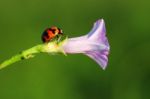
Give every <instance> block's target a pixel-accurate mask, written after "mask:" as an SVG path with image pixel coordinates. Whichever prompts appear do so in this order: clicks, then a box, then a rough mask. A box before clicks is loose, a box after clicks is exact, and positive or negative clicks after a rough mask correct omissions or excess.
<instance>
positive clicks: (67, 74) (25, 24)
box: [0, 0, 150, 99]
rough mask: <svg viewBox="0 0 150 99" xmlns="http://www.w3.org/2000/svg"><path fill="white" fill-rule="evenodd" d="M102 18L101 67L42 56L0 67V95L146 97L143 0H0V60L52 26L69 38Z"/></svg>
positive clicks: (148, 45) (149, 15)
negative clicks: (104, 50) (104, 46)
mask: <svg viewBox="0 0 150 99" xmlns="http://www.w3.org/2000/svg"><path fill="white" fill-rule="evenodd" d="M100 18H104V20H105V23H106V29H107V37H108V39H109V43H110V46H111V51H110V55H109V63H108V68H107V69H106V70H105V71H103V70H102V69H101V68H100V67H99V66H98V64H96V63H95V62H94V61H93V60H91V59H90V58H89V57H87V56H84V55H81V54H76V55H68V56H67V57H65V56H63V55H55V56H52V55H47V54H39V55H37V57H35V58H33V59H30V60H25V61H21V62H18V63H15V64H13V65H11V66H10V67H7V68H5V69H3V70H0V99H150V58H149V56H150V54H149V53H150V52H149V51H150V25H149V24H150V2H149V1H148V0H0V62H2V61H3V60H5V59H7V58H9V57H11V56H12V55H14V54H16V53H18V52H20V51H22V50H24V49H27V48H30V47H32V46H34V45H36V44H39V43H42V42H41V33H42V32H43V30H44V29H45V28H47V27H50V26H52V25H56V26H58V27H60V28H62V29H63V31H64V33H65V34H66V35H69V37H75V36H80V35H84V34H86V33H88V32H89V31H90V30H91V28H92V25H93V23H94V22H95V21H96V20H97V19H100Z"/></svg>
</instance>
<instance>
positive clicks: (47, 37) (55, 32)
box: [42, 26, 63, 43]
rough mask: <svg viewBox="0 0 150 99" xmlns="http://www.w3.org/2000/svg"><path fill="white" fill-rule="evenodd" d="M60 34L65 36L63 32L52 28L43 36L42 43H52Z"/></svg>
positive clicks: (54, 27)
mask: <svg viewBox="0 0 150 99" xmlns="http://www.w3.org/2000/svg"><path fill="white" fill-rule="evenodd" d="M59 34H63V33H62V30H61V29H59V28H58V27H56V26H53V27H51V28H47V29H46V30H45V31H44V32H43V34H42V41H43V42H44V43H47V42H49V41H51V40H52V39H53V38H55V37H56V36H58V35H59Z"/></svg>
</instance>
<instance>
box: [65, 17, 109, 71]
mask: <svg viewBox="0 0 150 99" xmlns="http://www.w3.org/2000/svg"><path fill="white" fill-rule="evenodd" d="M62 48H63V50H64V52H65V53H69V54H76V53H83V54H85V55H87V56H89V57H90V58H92V59H93V60H95V61H96V62H97V63H98V64H99V65H100V66H101V67H102V68H103V69H105V68H106V67H107V63H108V54H109V49H110V46H109V43H108V40H107V37H106V29H105V22H104V20H103V19H101V20H98V21H96V22H95V23H94V26H93V28H92V30H91V31H90V32H89V33H88V34H87V35H84V36H81V37H75V38H69V39H68V40H67V42H66V43H65V44H63V46H62Z"/></svg>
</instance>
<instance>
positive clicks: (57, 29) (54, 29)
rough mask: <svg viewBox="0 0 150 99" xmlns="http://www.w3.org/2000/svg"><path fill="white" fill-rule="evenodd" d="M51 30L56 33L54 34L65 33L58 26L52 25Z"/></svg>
mask: <svg viewBox="0 0 150 99" xmlns="http://www.w3.org/2000/svg"><path fill="white" fill-rule="evenodd" d="M50 30H51V31H52V32H53V33H54V35H59V34H61V35H62V34H63V32H62V30H61V29H60V28H58V27H56V26H53V27H51V28H50Z"/></svg>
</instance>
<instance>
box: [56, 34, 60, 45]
mask: <svg viewBox="0 0 150 99" xmlns="http://www.w3.org/2000/svg"><path fill="white" fill-rule="evenodd" d="M56 38H57V43H59V42H60V40H61V36H60V35H57V36H56Z"/></svg>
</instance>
